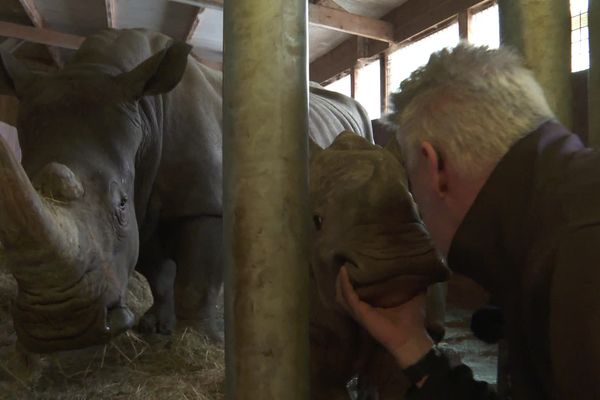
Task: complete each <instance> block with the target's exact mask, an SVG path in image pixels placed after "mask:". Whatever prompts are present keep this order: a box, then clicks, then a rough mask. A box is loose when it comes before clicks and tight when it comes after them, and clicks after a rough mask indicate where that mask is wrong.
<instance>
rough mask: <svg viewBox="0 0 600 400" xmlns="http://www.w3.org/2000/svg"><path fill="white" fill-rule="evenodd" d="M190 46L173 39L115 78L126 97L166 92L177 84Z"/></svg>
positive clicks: (137, 97)
mask: <svg viewBox="0 0 600 400" xmlns="http://www.w3.org/2000/svg"><path fill="white" fill-rule="evenodd" d="M191 49H192V47H191V46H190V45H188V44H186V43H183V42H179V41H175V42H173V43H172V44H171V45H170V46H169V47H167V48H165V49H163V50H161V51H159V52H158V53H156V54H155V55H153V56H152V57H150V58H148V59H147V60H146V61H144V62H143V63H141V64H140V65H138V66H137V67H135V68H134V69H133V70H131V71H129V72H125V73H122V74H121V75H118V76H117V77H116V79H117V80H118V81H119V85H120V86H121V87H122V88H123V90H124V91H125V93H126V95H127V97H129V98H132V99H136V100H137V99H139V98H141V97H144V96H155V95H158V94H162V93H167V92H169V91H171V90H172V89H174V88H175V86H177V84H178V83H179V81H180V80H181V78H182V77H183V72H184V71H185V67H186V66H187V62H188V54H189V52H190V50H191Z"/></svg>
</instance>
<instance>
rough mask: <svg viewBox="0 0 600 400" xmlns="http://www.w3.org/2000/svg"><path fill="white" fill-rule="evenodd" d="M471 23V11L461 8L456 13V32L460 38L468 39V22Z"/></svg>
mask: <svg viewBox="0 0 600 400" xmlns="http://www.w3.org/2000/svg"><path fill="white" fill-rule="evenodd" d="M470 23H471V13H470V12H469V10H462V11H460V12H459V13H458V34H459V36H460V39H461V40H464V41H468V40H469V24H470Z"/></svg>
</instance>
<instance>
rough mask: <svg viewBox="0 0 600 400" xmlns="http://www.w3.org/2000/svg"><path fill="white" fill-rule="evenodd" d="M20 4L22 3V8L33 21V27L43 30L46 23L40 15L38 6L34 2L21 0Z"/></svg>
mask: <svg viewBox="0 0 600 400" xmlns="http://www.w3.org/2000/svg"><path fill="white" fill-rule="evenodd" d="M19 3H21V7H23V9H24V10H25V12H26V13H27V16H28V17H29V19H30V20H31V23H32V24H33V26H36V27H38V28H43V27H44V21H43V19H42V16H41V15H40V13H39V11H38V9H37V7H36V5H35V4H34V3H33V0H19Z"/></svg>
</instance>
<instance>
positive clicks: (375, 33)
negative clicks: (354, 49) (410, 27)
mask: <svg viewBox="0 0 600 400" xmlns="http://www.w3.org/2000/svg"><path fill="white" fill-rule="evenodd" d="M170 1H172V2H175V3H181V4H187V5H190V6H195V7H201V8H218V9H222V8H223V1H224V0H170ZM308 6H309V20H310V21H309V22H310V24H311V25H313V26H318V27H321V28H326V29H331V30H334V31H339V32H344V33H351V34H353V35H357V36H362V37H366V38H369V39H375V40H380V41H383V42H388V43H391V42H393V40H394V26H393V25H392V24H391V23H389V22H387V21H381V20H378V19H375V18H370V17H364V16H362V15H357V14H351V13H349V12H346V11H343V10H340V9H337V8H330V7H324V6H322V5H317V4H309V5H308Z"/></svg>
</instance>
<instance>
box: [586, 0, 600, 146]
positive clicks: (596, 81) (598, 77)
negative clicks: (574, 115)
mask: <svg viewBox="0 0 600 400" xmlns="http://www.w3.org/2000/svg"><path fill="white" fill-rule="evenodd" d="M588 15H589V20H588V21H589V30H590V70H589V73H588V121H589V130H588V132H589V133H588V143H589V145H590V146H591V147H594V148H596V149H597V148H600V112H598V111H599V110H600V0H590V3H589V14H588Z"/></svg>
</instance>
